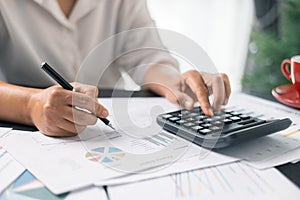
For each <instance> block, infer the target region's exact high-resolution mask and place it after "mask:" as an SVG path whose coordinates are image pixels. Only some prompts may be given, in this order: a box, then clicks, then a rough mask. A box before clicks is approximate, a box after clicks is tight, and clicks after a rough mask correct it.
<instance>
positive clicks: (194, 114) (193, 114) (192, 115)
mask: <svg viewBox="0 0 300 200" xmlns="http://www.w3.org/2000/svg"><path fill="white" fill-rule="evenodd" d="M188 116H189V117H196V116H198V114H197V113H191V114H189V115H188Z"/></svg>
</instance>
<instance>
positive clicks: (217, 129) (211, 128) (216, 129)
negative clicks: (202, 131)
mask: <svg viewBox="0 0 300 200" xmlns="http://www.w3.org/2000/svg"><path fill="white" fill-rule="evenodd" d="M209 129H210V130H212V131H220V130H221V128H220V127H218V126H212V127H210V128H209Z"/></svg>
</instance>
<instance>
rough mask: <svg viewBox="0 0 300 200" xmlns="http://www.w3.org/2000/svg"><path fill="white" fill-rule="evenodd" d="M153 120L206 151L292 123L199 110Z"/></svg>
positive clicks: (184, 111) (270, 132)
mask: <svg viewBox="0 0 300 200" xmlns="http://www.w3.org/2000/svg"><path fill="white" fill-rule="evenodd" d="M156 120H157V123H158V124H159V125H160V126H162V127H163V129H165V130H167V131H169V132H171V133H173V134H176V135H178V136H180V137H182V138H185V139H187V140H189V141H192V142H193V143H195V144H198V145H200V146H202V147H205V148H210V149H213V148H215V149H217V148H224V147H227V146H231V145H233V144H238V143H241V142H245V141H249V140H251V139H255V138H258V137H262V136H265V135H268V134H272V133H275V132H277V131H281V130H284V129H286V128H288V127H289V126H290V125H291V124H292V121H291V120H290V119H289V118H284V119H272V120H263V119H259V118H256V117H252V116H250V115H247V114H244V113H242V112H238V111H235V110H223V111H221V112H215V113H214V116H212V117H208V116H206V115H205V114H204V113H203V112H202V110H201V108H200V107H195V108H194V109H193V110H186V109H183V110H178V111H175V112H170V113H165V114H161V115H159V116H158V117H157V119H156Z"/></svg>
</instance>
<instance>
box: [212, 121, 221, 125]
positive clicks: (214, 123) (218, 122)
mask: <svg viewBox="0 0 300 200" xmlns="http://www.w3.org/2000/svg"><path fill="white" fill-rule="evenodd" d="M212 124H213V125H216V126H222V125H223V122H221V121H214V122H212Z"/></svg>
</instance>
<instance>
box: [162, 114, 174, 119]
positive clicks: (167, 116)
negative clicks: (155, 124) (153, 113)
mask: <svg viewBox="0 0 300 200" xmlns="http://www.w3.org/2000/svg"><path fill="white" fill-rule="evenodd" d="M171 117H173V115H170V114H166V115H162V118H163V119H169V118H171Z"/></svg>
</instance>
